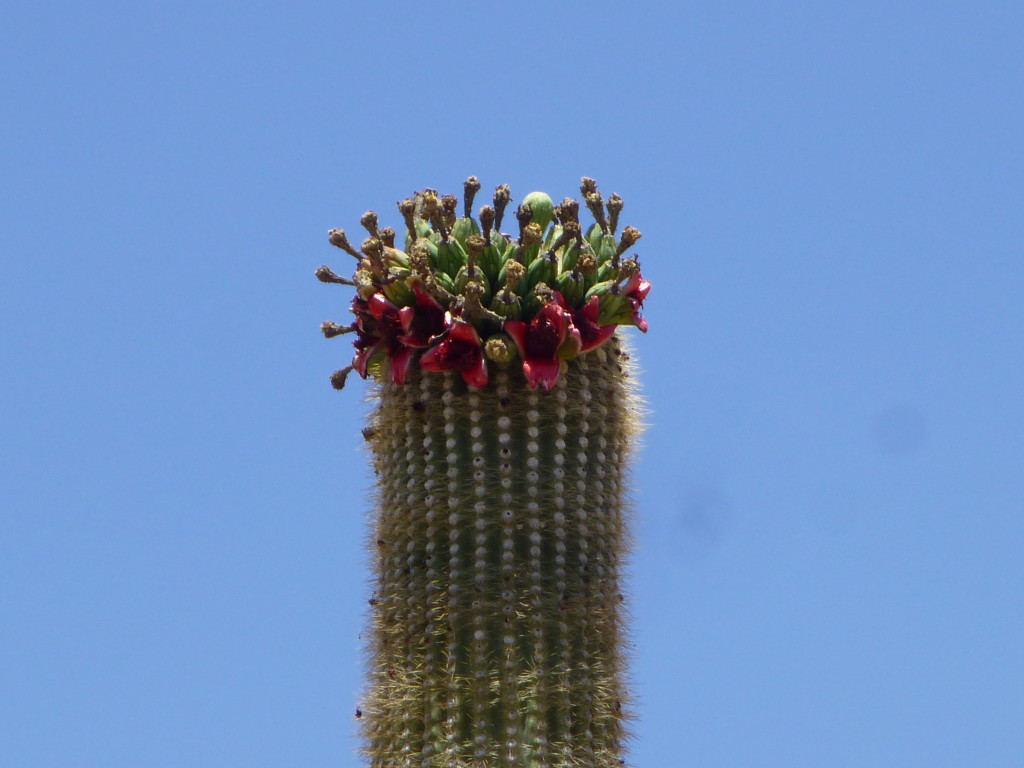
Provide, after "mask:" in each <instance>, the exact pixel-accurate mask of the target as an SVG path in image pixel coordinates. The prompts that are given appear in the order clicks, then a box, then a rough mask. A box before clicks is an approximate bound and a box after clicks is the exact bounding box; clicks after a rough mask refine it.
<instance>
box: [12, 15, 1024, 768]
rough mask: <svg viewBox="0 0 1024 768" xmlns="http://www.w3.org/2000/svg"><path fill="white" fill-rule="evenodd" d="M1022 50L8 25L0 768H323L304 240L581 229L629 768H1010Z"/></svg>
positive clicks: (502, 22) (1016, 635)
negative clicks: (611, 221)
mask: <svg viewBox="0 0 1024 768" xmlns="http://www.w3.org/2000/svg"><path fill="white" fill-rule="evenodd" d="M1022 39H1024V6H1022V5H1021V4H1020V3H1013V2H985V1H984V0H981V1H979V2H973V3H953V2H896V3H892V2H861V3H830V2H822V3H810V2H805V3H799V2H780V3H756V2H720V3H690V2H683V3H668V2H665V3H651V2H634V3H604V2H587V3H583V2H561V3H550V4H541V3H531V2H520V3H501V4H497V3H447V4H445V3H438V4H433V5H429V4H421V3H416V4H413V3H408V4H397V3H360V4H351V3H345V2H341V3H339V2H333V3H327V2H301V1H296V2H289V3H283V2H278V3H273V2H204V3H191V2H179V3H173V4H172V3H165V2H156V3H140V2H96V3H53V2H45V1H41V2H36V3H33V4H31V6H29V4H27V3H22V4H19V5H18V7H14V8H9V9H8V10H7V11H6V12H5V20H4V24H3V27H2V29H0V64H2V71H3V79H2V84H0V89H2V105H3V109H2V118H0V178H2V185H0V226H2V237H3V246H2V253H3V269H2V273H0V328H2V334H3V340H2V342H0V365H2V366H3V369H2V376H0V394H2V407H0V435H2V440H0V480H2V482H0V548H2V552H0V580H2V581H0V611H2V614H0V762H2V763H3V764H4V765H9V766H18V767H19V768H21V767H26V768H36V767H39V768H42V767H47V768H48V767H50V766H53V767H54V768H57V767H59V768H73V767H75V766H104V768H117V767H119V766H125V767H126V768H128V767H130V768H138V766H146V767H147V768H148V767H150V766H152V767H154V768H155V767H158V766H167V767H168V768H172V767H173V768H180V767H181V766H192V767H196V768H199V767H203V766H211V767H218V768H219V767H221V766H247V767H249V766H253V767H255V766H325V767H326V766H346V767H348V766H356V765H359V764H360V761H359V760H357V758H356V756H355V754H354V749H355V748H356V744H357V742H356V740H355V732H356V729H355V724H354V721H353V713H354V710H355V707H356V705H357V703H358V695H359V689H360V685H361V670H362V666H361V665H362V657H361V648H362V645H361V641H360V639H359V634H360V632H361V630H362V626H363V621H364V618H365V616H366V611H367V606H366V599H367V597H368V594H369V590H368V586H367V584H368V576H367V571H366V567H365V556H364V553H363V549H362V544H363V539H364V533H365V525H366V520H367V517H366V515H367V509H368V505H369V502H368V499H369V493H370V487H371V477H370V475H369V472H368V471H367V469H366V463H367V455H366V453H365V451H364V450H363V449H362V448H361V442H362V441H361V437H360V433H359V429H360V426H361V423H362V418H363V415H364V413H365V410H366V407H367V406H366V403H365V402H364V399H363V393H364V392H365V391H366V390H365V386H364V385H363V384H362V382H360V381H359V380H358V379H353V380H350V385H349V388H348V389H347V390H346V391H344V392H342V393H337V392H334V391H333V390H332V389H331V388H330V386H329V384H328V381H327V376H328V374H329V373H330V372H331V371H333V370H334V369H335V368H337V367H339V366H340V365H342V364H344V363H345V362H346V361H347V359H348V358H349V356H350V347H349V345H348V342H347V341H346V340H344V339H338V340H334V341H330V342H329V341H325V340H324V339H323V338H322V337H321V336H320V334H319V332H318V330H317V328H318V324H319V323H320V322H321V321H322V320H325V319H333V320H338V321H346V317H347V312H346V309H345V308H346V305H347V298H348V295H349V292H348V290H347V289H344V288H338V287H334V286H324V285H321V284H319V283H317V281H316V280H315V279H314V278H313V274H312V273H313V269H314V268H315V267H317V266H318V265H320V264H321V263H324V262H328V263H331V264H333V265H334V266H335V267H337V268H338V269H339V270H341V269H344V270H347V269H348V268H349V264H348V263H347V262H346V259H347V257H345V256H344V254H341V253H340V252H339V251H336V250H334V249H332V248H330V246H329V245H328V244H327V241H326V230H327V229H328V228H329V227H335V226H340V227H345V228H348V229H350V230H353V231H358V229H359V227H358V218H359V215H360V214H361V213H362V212H363V211H364V210H366V209H368V208H374V209H376V210H378V211H379V212H381V216H382V219H383V220H384V221H385V222H387V223H396V224H397V223H399V221H400V220H399V218H398V216H397V212H396V211H395V210H394V208H393V206H394V203H395V201H396V200H398V199H400V198H402V197H404V196H406V195H408V194H409V193H411V192H412V191H414V190H416V189H419V188H422V187H424V186H433V187H437V188H439V189H441V190H442V191H453V192H458V191H459V189H460V185H461V182H462V180H463V179H464V178H465V177H466V176H467V175H469V174H471V173H472V174H476V175H478V176H479V177H480V179H481V180H482V182H483V183H484V185H485V186H484V189H485V192H486V191H487V190H490V189H492V188H493V186H494V185H496V184H499V183H503V182H507V183H509V184H510V185H511V187H512V190H513V194H514V195H515V196H516V198H517V199H521V197H522V195H524V194H525V193H526V192H528V191H530V190H532V189H535V188H541V189H545V190H547V191H548V192H549V193H550V194H551V195H552V196H553V197H555V198H556V199H559V198H561V197H562V196H564V195H567V194H569V195H575V194H577V193H578V183H579V177H580V176H581V175H589V176H594V177H595V178H597V179H598V181H599V182H600V183H601V186H602V189H603V191H604V192H605V194H606V195H607V194H608V193H610V192H612V191H616V192H619V193H620V194H621V195H622V196H623V197H624V199H625V201H626V209H625V212H624V214H623V220H624V222H625V223H630V224H633V225H635V226H637V227H638V228H640V229H641V230H642V231H643V232H644V239H643V240H642V241H641V243H640V244H639V246H638V250H639V252H640V254H641V258H642V261H643V265H644V274H645V276H647V277H648V278H649V279H650V280H651V281H652V282H653V283H654V290H653V292H652V293H651V296H650V298H649V299H648V302H647V304H648V310H647V313H646V315H647V318H648V320H649V321H650V325H651V330H650V332H649V333H648V334H647V335H646V336H640V334H634V340H635V342H636V345H635V346H636V351H637V357H638V358H639V360H640V361H641V363H642V365H643V368H644V374H643V381H644V388H645V393H646V396H647V400H648V407H649V409H650V413H649V415H648V417H647V418H648V422H649V424H650V426H649V429H648V431H647V433H646V435H645V439H644V448H643V450H642V452H641V454H640V455H639V459H638V463H637V466H636V471H635V475H634V481H635V483H634V484H635V488H636V493H635V499H636V504H637V515H636V520H635V530H636V534H637V546H636V550H635V556H634V558H633V565H632V570H631V575H630V579H631V594H632V600H631V606H632V612H633V616H634V620H633V635H632V641H633V644H634V646H635V652H634V663H633V668H632V669H633V684H634V691H635V697H636V707H637V711H638V714H639V718H638V720H637V722H636V724H635V733H636V740H635V742H634V744H633V761H634V763H635V764H636V765H638V766H641V767H646V768H654V767H655V766H702V768H711V767H714V766H722V767H723V768H735V767H736V766H744V767H745V768H756V767H757V766H766V767H767V766H772V767H774V766H788V767H790V768H792V767H794V766H809V767H818V766H825V765H828V766H832V767H833V768H847V767H854V766H858V767H859V766H882V767H885V768H888V767H890V766H924V765H927V766H929V767H930V768H942V767H945V766H950V767H952V766H986V768H998V767H1001V766H1019V765H1021V764H1022V763H1021V761H1022V760H1024V757H1022V756H1024V731H1022V730H1021V723H1022V722H1024V694H1022V691H1024V654H1022V648H1024V610H1022V606H1024V566H1022V559H1021V558H1022V549H1024V522H1022V510H1024V483H1022V479H1021V471H1022V470H1021V468H1022V466H1024V398H1022V395H1021V393H1022V391H1024V333H1022V331H1024V311H1022V308H1021V296H1022V293H1024V264H1022V255H1024V253H1022V251H1024V247H1022V246H1024V216H1022V204H1024V185H1022V181H1024V142H1022V136H1024V106H1022V105H1024V102H1022V98H1021V97H1022V93H1024V55H1022V53H1021V40H1022Z"/></svg>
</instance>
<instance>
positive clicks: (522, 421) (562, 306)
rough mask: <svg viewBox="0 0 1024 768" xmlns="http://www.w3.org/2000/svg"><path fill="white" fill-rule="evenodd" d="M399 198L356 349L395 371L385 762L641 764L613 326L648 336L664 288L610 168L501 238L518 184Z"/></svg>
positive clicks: (386, 448) (378, 605) (369, 703)
mask: <svg viewBox="0 0 1024 768" xmlns="http://www.w3.org/2000/svg"><path fill="white" fill-rule="evenodd" d="M479 188H480V184H479V183H478V182H477V180H476V179H475V178H473V177H471V178H470V179H469V180H467V181H466V183H465V200H464V215H463V216H462V217H458V216H457V213H456V208H457V205H458V201H457V199H456V198H455V197H454V196H451V195H446V196H444V197H438V195H437V193H436V192H434V191H433V190H425V191H423V192H420V193H417V194H416V195H415V196H414V197H412V198H409V199H407V200H403V201H402V202H400V203H399V204H398V207H399V210H400V212H401V214H402V217H403V218H404V220H405V226H406V236H405V248H404V250H398V249H396V248H395V237H396V236H395V231H394V230H393V229H390V228H379V226H378V221H377V215H376V214H375V213H373V212H372V211H369V212H367V213H366V214H364V215H363V217H362V219H361V223H362V224H363V226H364V227H365V228H366V229H367V231H368V232H369V237H368V238H367V239H366V240H364V241H363V243H362V245H361V247H360V248H359V249H358V250H357V249H356V248H355V247H354V246H353V245H351V243H350V242H349V240H348V238H347V237H346V236H345V233H344V232H343V231H342V230H331V232H330V233H329V238H330V242H331V243H332V244H334V245H336V246H337V247H339V248H341V249H343V250H345V251H346V252H347V253H349V254H351V255H352V256H353V257H354V258H355V259H356V260H357V263H358V266H357V268H356V270H355V276H354V278H353V279H351V280H350V279H347V278H342V277H339V276H338V275H337V274H335V273H334V272H333V271H332V270H330V269H328V268H327V267H321V268H320V269H319V270H317V276H318V277H319V278H320V279H321V280H323V281H325V282H332V283H343V284H348V285H353V286H355V288H356V296H355V298H354V299H353V301H352V311H353V312H354V314H355V317H356V320H355V322H354V323H353V324H352V325H349V326H340V325H337V324H334V323H324V325H323V327H322V330H323V332H324V334H325V335H326V336H328V337H331V336H337V335H339V334H343V333H348V332H351V333H354V334H355V342H354V346H355V348H356V354H355V358H354V359H353V361H352V364H351V365H350V366H348V367H346V368H343V369H342V370H340V371H338V372H336V373H335V374H334V375H333V376H332V382H333V383H334V385H335V386H336V387H337V388H341V387H342V386H343V385H344V381H345V378H346V376H347V375H348V373H349V372H350V371H352V370H355V371H356V372H357V373H359V374H360V375H361V376H363V377H364V378H365V377H366V376H368V375H372V376H373V377H374V378H375V379H376V380H377V382H378V383H377V386H376V407H375V409H374V411H373V414H372V416H371V417H370V423H369V425H368V426H367V427H366V429H365V430H364V435H365V436H366V439H367V440H368V441H369V442H370V445H371V447H372V450H373V455H374V468H375V471H376V476H377V489H378V494H377V509H376V520H375V528H374V531H373V534H372V541H373V544H372V547H373V553H372V559H373V562H374V564H375V567H376V578H375V583H374V594H373V596H372V598H371V600H370V604H371V606H372V611H373V621H372V638H371V640H370V665H369V666H370V668H369V688H368V691H367V696H366V700H365V701H364V702H363V703H362V704H361V705H360V715H361V719H362V721H363V723H364V728H365V733H364V736H365V742H366V753H367V756H368V758H369V761H370V764H371V765H372V766H373V767H374V768H385V767H386V768H397V767H400V766H401V767H411V766H423V767H424V768H428V767H429V768H433V767H434V766H444V767H445V768H461V767H462V766H467V767H468V766H472V767H473V768H485V767H486V768H495V767H497V766H504V767H506V768H520V767H523V768H526V767H529V768H563V767H568V766H574V767H575V766H595V767H596V766H601V767H602V768H603V767H604V766H619V765H622V764H623V760H622V753H623V738H624V728H623V723H624V720H625V716H626V692H625V690H624V680H623V678H624V673H625V670H624V658H623V656H624V647H623V646H624V643H623V608H622V601H623V597H622V593H621V585H620V580H621V567H622V563H623V559H624V555H625V551H626V548H627V543H628V533H627V530H626V525H625V519H624V518H625V515H624V512H625V510H626V508H627V506H628V505H627V502H626V467H627V461H628V458H629V455H630V453H631V450H632V444H633V438H634V437H635V434H636V432H637V429H638V421H637V419H638V408H637V398H636V394H635V391H634V387H633V384H632V378H631V375H632V374H631V371H630V366H629V355H628V354H627V353H626V352H625V351H624V349H623V340H622V339H620V338H619V337H618V333H617V332H616V327H617V326H618V325H635V326H637V327H639V328H640V330H642V331H646V324H645V322H644V320H643V318H642V317H641V315H640V308H641V304H642V302H643V300H644V298H645V296H646V295H647V292H648V291H649V290H650V284H649V283H648V282H646V281H645V280H643V278H642V277H641V276H640V269H639V265H638V263H637V259H636V257H635V256H634V257H629V258H624V254H625V252H626V251H627V250H628V249H629V248H630V247H631V246H632V245H633V243H635V242H636V241H637V239H639V237H640V233H639V232H638V231H637V230H635V229H633V228H632V227H626V228H624V229H623V230H622V232H621V234H620V235H618V237H616V230H617V228H618V218H619V212H620V211H621V209H622V200H621V198H619V197H618V196H617V195H612V196H611V197H610V198H609V199H608V201H607V203H605V202H604V201H603V200H602V197H601V195H600V193H599V192H598V191H597V185H596V184H595V183H594V181H593V180H592V179H586V178H585V179H583V184H582V187H581V191H582V193H583V196H584V199H585V203H586V206H587V207H588V208H589V209H590V211H591V213H592V214H593V216H594V218H595V224H594V225H593V226H592V227H590V228H589V229H588V230H587V231H586V232H584V231H583V229H582V227H581V225H580V222H579V218H578V213H579V204H578V203H577V202H576V201H575V200H572V199H569V198H566V199H565V200H563V201H562V202H561V203H560V204H559V205H557V206H555V205H554V204H553V203H552V201H551V199H550V198H549V197H548V196H547V195H544V194H542V193H532V194H530V195H528V196H527V197H526V199H525V200H524V201H523V204H522V205H520V206H519V208H518V209H517V210H516V212H515V216H516V219H517V221H518V227H519V233H518V237H517V238H512V237H510V236H508V235H503V234H501V232H500V227H501V223H502V220H503V214H504V211H505V209H506V207H507V206H508V204H509V201H510V195H509V190H508V187H507V186H499V187H498V188H497V190H496V192H495V195H494V201H493V206H491V205H487V206H484V207H483V208H482V209H481V211H480V214H479V224H478V223H477V221H476V220H474V219H473V218H472V216H471V208H472V201H473V197H474V195H475V193H476V192H477V191H478V190H479Z"/></svg>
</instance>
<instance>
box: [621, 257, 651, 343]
mask: <svg viewBox="0 0 1024 768" xmlns="http://www.w3.org/2000/svg"><path fill="white" fill-rule="evenodd" d="M650 292H651V283H650V281H648V280H644V278H643V276H642V275H641V274H640V273H639V272H637V273H636V274H635V275H633V276H632V277H630V278H629V280H628V281H626V284H625V285H624V286H623V287H622V295H623V296H625V297H626V298H627V299H629V303H630V306H632V308H633V324H634V325H636V327H637V328H639V329H640V331H641V332H642V333H647V321H646V320H644V318H643V315H641V314H640V308H641V307H642V306H643V305H644V299H646V298H647V294H648V293H650Z"/></svg>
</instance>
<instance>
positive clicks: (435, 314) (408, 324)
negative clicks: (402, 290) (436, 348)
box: [398, 283, 445, 348]
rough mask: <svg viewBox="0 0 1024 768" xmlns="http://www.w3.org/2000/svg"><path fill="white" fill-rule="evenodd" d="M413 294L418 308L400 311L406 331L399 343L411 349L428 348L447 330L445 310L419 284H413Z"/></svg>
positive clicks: (407, 308) (403, 308) (403, 328)
mask: <svg viewBox="0 0 1024 768" xmlns="http://www.w3.org/2000/svg"><path fill="white" fill-rule="evenodd" d="M412 292H413V293H414V294H415V296H416V306H415V307H402V308H401V309H400V310H398V319H399V321H401V323H402V330H403V331H405V333H404V334H403V335H402V336H400V337H399V341H401V342H402V343H403V344H405V345H406V346H409V347H418V348H424V347H428V346H430V340H431V339H432V338H433V337H434V336H436V335H438V334H439V333H443V332H444V330H445V324H444V309H443V308H442V307H441V305H440V304H438V303H437V300H436V299H434V297H433V296H431V295H430V294H429V293H427V292H426V291H425V290H423V287H422V286H421V285H420V284H419V283H415V284H413V286H412Z"/></svg>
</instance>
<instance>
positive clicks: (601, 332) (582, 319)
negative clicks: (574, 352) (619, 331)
mask: <svg viewBox="0 0 1024 768" xmlns="http://www.w3.org/2000/svg"><path fill="white" fill-rule="evenodd" d="M600 309H601V300H600V299H599V298H598V297H597V296H591V297H590V299H589V300H588V301H587V303H586V304H584V305H583V306H582V307H580V308H579V309H576V310H573V311H572V324H573V325H574V326H575V327H576V330H578V331H579V332H580V339H581V341H582V345H581V346H580V352H586V351H587V350H588V349H593V348H594V347H599V346H601V345H602V344H604V342H606V341H607V340H608V339H609V338H610V337H611V335H612V334H613V333H615V329H616V328H617V327H618V326H617V325H616V324H615V323H609V324H608V325H599V324H598V322H597V314H598V312H599V311H600Z"/></svg>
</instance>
